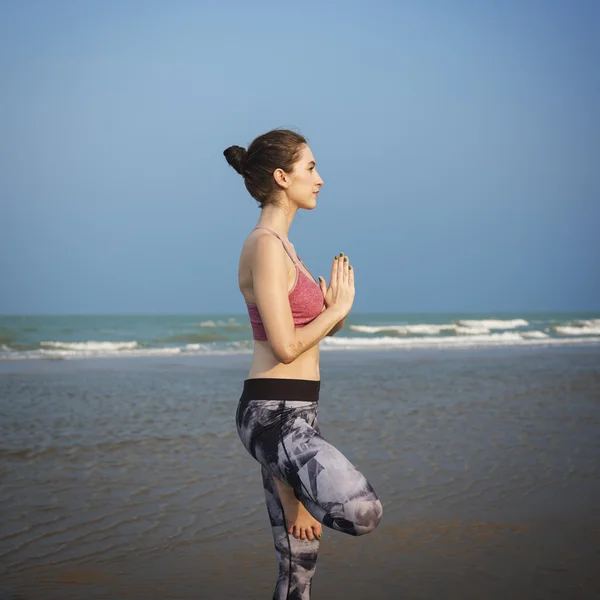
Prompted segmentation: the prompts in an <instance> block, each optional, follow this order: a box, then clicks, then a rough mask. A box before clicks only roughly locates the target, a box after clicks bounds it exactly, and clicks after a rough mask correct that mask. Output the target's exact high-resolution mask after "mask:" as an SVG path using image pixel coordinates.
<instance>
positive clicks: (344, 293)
mask: <svg viewBox="0 0 600 600" xmlns="http://www.w3.org/2000/svg"><path fill="white" fill-rule="evenodd" d="M319 285H320V286H321V291H322V292H323V297H324V298H325V306H326V308H335V309H337V310H339V311H340V313H341V315H342V318H344V317H345V316H346V315H347V314H348V313H349V312H350V309H351V308H352V304H353V303H354V293H355V291H354V269H353V268H352V267H351V266H350V261H349V260H348V257H347V256H344V253H343V252H341V253H340V254H339V256H336V257H335V258H334V259H333V264H332V266H331V277H330V279H329V287H327V285H326V283H325V279H323V277H321V276H319Z"/></svg>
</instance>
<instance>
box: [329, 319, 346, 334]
mask: <svg viewBox="0 0 600 600" xmlns="http://www.w3.org/2000/svg"><path fill="white" fill-rule="evenodd" d="M345 320H346V317H344V318H343V319H342V320H341V321H338V322H337V323H336V324H335V326H334V327H333V329H332V330H331V331H330V332H329V333H328V334H327V335H335V334H336V333H337V332H338V331H340V329H342V328H343V327H344V321H345Z"/></svg>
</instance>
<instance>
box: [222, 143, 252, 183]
mask: <svg viewBox="0 0 600 600" xmlns="http://www.w3.org/2000/svg"><path fill="white" fill-rule="evenodd" d="M223 154H224V156H225V159H226V160H227V162H228V163H229V164H230V165H231V166H232V167H233V168H234V169H235V170H236V171H237V172H238V173H239V174H240V175H242V176H243V175H244V166H245V165H246V156H247V155H248V152H246V148H242V147H241V146H229V148H227V149H226V150H223Z"/></svg>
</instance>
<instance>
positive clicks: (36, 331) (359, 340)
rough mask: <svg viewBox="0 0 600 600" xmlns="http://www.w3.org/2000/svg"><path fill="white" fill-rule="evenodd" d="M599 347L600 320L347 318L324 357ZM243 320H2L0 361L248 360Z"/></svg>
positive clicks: (578, 316)
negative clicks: (235, 356)
mask: <svg viewBox="0 0 600 600" xmlns="http://www.w3.org/2000/svg"><path fill="white" fill-rule="evenodd" d="M599 343H600V313H572V314H546V313H531V314H526V313H515V314H487V315H481V314H356V315H355V314H350V316H349V317H348V318H347V320H346V323H345V327H344V329H343V330H342V331H340V332H339V333H338V334H336V335H335V336H332V337H328V338H325V339H324V340H323V341H322V342H321V349H322V350H324V351H327V350H385V349H398V350H400V349H405V350H409V349H414V348H472V347H491V346H494V347H497V346H532V345H534V346H549V345H557V344H560V345H564V344H566V345H574V344H582V345H583V344H585V345H589V344H599ZM251 352H252V331H251V329H250V323H249V320H248V317H247V316H246V315H243V316H240V315H220V314H213V315H158V316H143V315H121V316H110V315H108V316H104V315H77V316H37V317H34V316H5V317H0V360H11V359H17V360H24V359H32V358H34V359H35V358H46V359H49V358H55V359H63V358H64V359H67V358H94V357H96V358H97V357H109V356H123V357H124V356H174V355H181V356H198V355H227V354H249V353H251Z"/></svg>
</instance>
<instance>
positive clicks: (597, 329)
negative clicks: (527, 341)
mask: <svg viewBox="0 0 600 600" xmlns="http://www.w3.org/2000/svg"><path fill="white" fill-rule="evenodd" d="M552 330H553V331H555V332H556V333H557V334H558V335H600V319H581V320H578V321H571V322H569V323H567V324H565V325H556V326H555V327H553V328H552Z"/></svg>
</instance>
